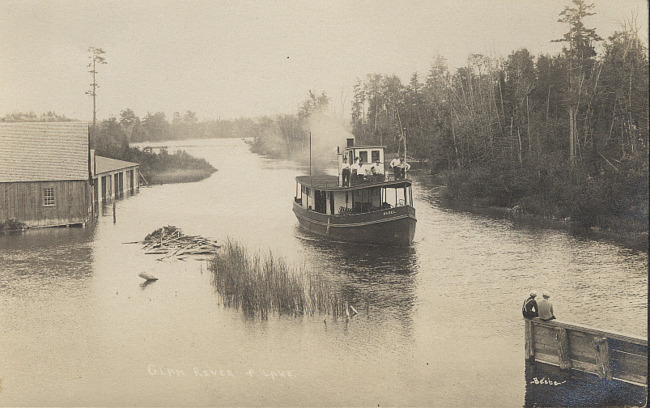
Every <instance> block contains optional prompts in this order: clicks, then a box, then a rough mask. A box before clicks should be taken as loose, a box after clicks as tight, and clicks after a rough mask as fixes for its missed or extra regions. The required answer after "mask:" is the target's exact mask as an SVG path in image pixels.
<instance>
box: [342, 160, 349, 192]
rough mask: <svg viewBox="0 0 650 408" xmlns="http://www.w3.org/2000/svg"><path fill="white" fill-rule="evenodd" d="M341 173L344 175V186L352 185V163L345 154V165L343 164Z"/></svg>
mask: <svg viewBox="0 0 650 408" xmlns="http://www.w3.org/2000/svg"><path fill="white" fill-rule="evenodd" d="M341 169H342V170H341V174H342V175H343V186H344V187H345V186H349V185H350V164H349V163H348V158H347V157H345V156H343V165H342V166H341Z"/></svg>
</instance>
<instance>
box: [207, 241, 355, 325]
mask: <svg viewBox="0 0 650 408" xmlns="http://www.w3.org/2000/svg"><path fill="white" fill-rule="evenodd" d="M208 269H209V270H210V271H211V272H212V284H213V285H214V286H215V288H216V290H217V292H218V293H219V295H220V297H221V299H222V301H223V303H224V305H225V306H227V307H234V308H236V309H238V310H243V311H244V312H245V313H247V314H250V315H259V316H260V317H263V318H266V317H267V316H268V315H269V314H273V313H278V314H284V315H292V316H300V315H315V314H327V315H330V316H333V317H335V318H337V317H348V316H350V308H349V305H348V301H347V299H345V298H344V297H343V296H342V295H341V294H340V293H337V291H335V290H334V289H333V288H332V286H331V285H330V284H329V283H327V282H323V281H322V280H319V279H315V278H313V277H311V276H308V274H306V273H305V271H304V270H302V269H301V270H295V269H292V268H290V267H289V266H288V265H287V264H286V262H285V261H284V260H283V259H282V258H277V257H276V256H274V255H273V253H271V252H269V254H268V255H266V256H261V255H260V253H259V252H258V253H256V254H253V255H250V254H249V253H248V251H247V250H246V248H244V247H243V246H242V245H240V244H238V243H236V242H233V241H231V240H228V242H227V243H226V244H225V245H224V246H223V247H222V248H221V250H220V251H219V252H217V254H216V255H215V256H214V258H213V259H212V260H211V261H210V263H209V265H208Z"/></svg>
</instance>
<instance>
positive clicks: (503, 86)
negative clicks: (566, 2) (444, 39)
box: [352, 0, 648, 229]
mask: <svg viewBox="0 0 650 408" xmlns="http://www.w3.org/2000/svg"><path fill="white" fill-rule="evenodd" d="M592 7H593V6H591V5H587V4H585V2H584V1H583V0H573V6H572V7H567V8H566V9H565V10H564V11H563V12H562V13H561V14H560V19H559V20H558V21H559V22H561V23H565V24H567V25H568V28H569V31H568V32H567V33H566V34H565V35H564V37H563V38H561V39H559V40H557V41H559V42H562V43H564V49H563V52H562V53H560V54H558V55H555V56H550V55H539V56H537V57H534V56H533V55H531V54H530V53H529V52H528V51H527V50H526V49H520V50H517V51H514V52H512V53H511V54H510V55H508V56H507V58H505V59H493V58H489V57H486V56H483V55H471V56H470V57H469V58H468V63H467V66H465V67H462V68H459V69H458V70H456V72H455V73H451V72H449V70H448V68H447V66H446V63H445V60H444V58H442V57H440V56H438V57H437V58H436V59H435V61H434V63H433V64H432V67H431V69H430V71H429V73H428V75H427V76H426V78H424V80H421V79H420V77H419V76H418V74H417V73H415V74H413V75H412V77H411V78H410V81H409V83H408V84H402V83H401V81H400V79H399V78H398V77H396V76H394V75H379V74H373V75H368V76H367V77H366V78H365V80H363V81H362V80H359V81H358V83H357V85H356V87H355V90H354V91H355V92H354V100H353V106H352V126H353V129H354V130H353V132H354V134H355V136H356V137H357V138H358V139H360V140H361V141H362V142H366V143H380V144H385V145H388V146H389V147H391V148H393V149H395V150H398V149H401V148H408V153H409V156H415V157H416V158H418V159H422V160H424V161H426V162H427V163H428V164H429V166H430V168H431V169H432V170H433V171H434V172H435V173H436V174H438V175H440V176H441V179H442V180H443V182H445V183H446V185H447V187H448V188H447V194H448V195H449V196H450V197H452V198H456V199H460V200H463V201H468V202H475V203H479V204H482V205H498V206H515V205H519V206H520V208H522V209H523V210H524V211H528V212H532V213H537V214H544V215H549V216H561V217H571V218H573V219H574V220H577V221H579V222H581V223H582V224H584V225H586V226H589V225H601V226H618V225H620V224H621V223H622V222H623V223H636V225H637V226H638V227H639V228H643V229H645V228H647V214H648V197H647V177H648V54H647V48H646V46H645V45H644V44H643V43H642V42H641V40H640V39H639V36H638V30H636V29H635V28H634V26H633V23H632V24H628V25H627V26H624V27H622V28H621V30H620V31H618V32H615V33H614V34H613V35H612V36H611V37H609V38H608V39H607V40H606V41H603V40H602V39H601V38H600V37H599V36H598V35H597V34H596V32H595V30H594V29H589V28H586V26H585V21H584V20H585V18H586V17H588V16H590V15H592V14H593V13H592V12H591V10H592ZM601 42H602V43H603V47H602V49H603V52H602V53H601V54H600V55H599V54H597V52H596V45H597V43H601ZM404 136H406V141H407V143H403V142H402V141H403V140H404Z"/></svg>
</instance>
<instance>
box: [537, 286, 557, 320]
mask: <svg viewBox="0 0 650 408" xmlns="http://www.w3.org/2000/svg"><path fill="white" fill-rule="evenodd" d="M542 297H543V299H542V300H540V301H539V302H537V308H538V310H537V311H538V313H539V318H540V320H544V321H548V320H553V319H555V314H554V313H553V303H551V302H550V301H549V300H548V298H550V297H551V294H550V293H548V292H544V293H542Z"/></svg>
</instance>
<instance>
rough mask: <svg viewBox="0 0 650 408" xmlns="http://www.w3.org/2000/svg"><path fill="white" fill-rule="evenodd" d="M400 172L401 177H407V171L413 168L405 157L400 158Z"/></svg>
mask: <svg viewBox="0 0 650 408" xmlns="http://www.w3.org/2000/svg"><path fill="white" fill-rule="evenodd" d="M399 169H400V170H399V174H400V178H404V177H406V172H407V171H409V170H410V169H411V165H410V164H408V163H407V162H405V161H404V159H399Z"/></svg>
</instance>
